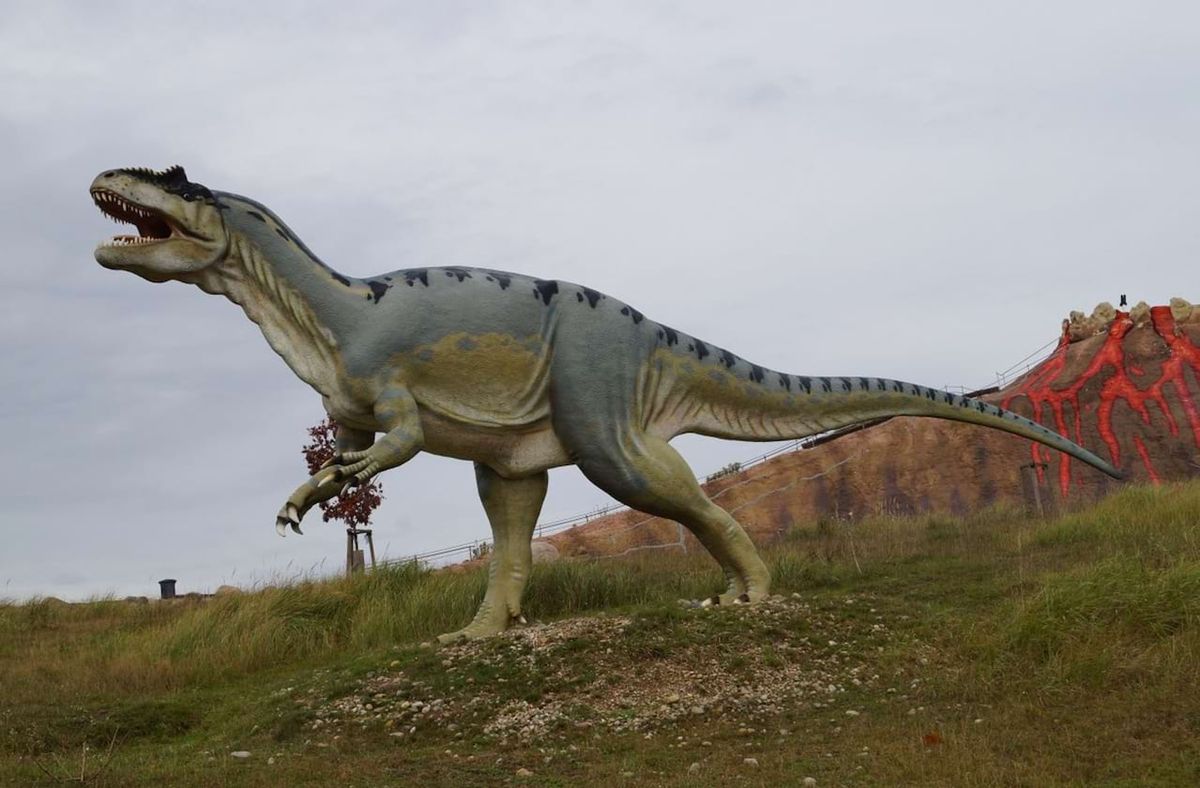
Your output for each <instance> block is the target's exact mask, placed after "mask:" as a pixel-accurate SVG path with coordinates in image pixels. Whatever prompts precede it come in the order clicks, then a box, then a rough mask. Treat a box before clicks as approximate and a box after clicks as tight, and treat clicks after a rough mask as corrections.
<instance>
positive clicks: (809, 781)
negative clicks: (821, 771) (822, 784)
mask: <svg viewBox="0 0 1200 788" xmlns="http://www.w3.org/2000/svg"><path fill="white" fill-rule="evenodd" d="M800 782H801V784H802V785H806V786H809V788H812V786H814V785H816V784H817V778H816V777H805V778H804V779H803V780H801V781H800Z"/></svg>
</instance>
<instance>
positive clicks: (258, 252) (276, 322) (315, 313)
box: [196, 205, 365, 397]
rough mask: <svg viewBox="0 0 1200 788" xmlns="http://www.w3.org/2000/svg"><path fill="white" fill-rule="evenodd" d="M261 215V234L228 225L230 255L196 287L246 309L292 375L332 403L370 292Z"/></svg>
mask: <svg viewBox="0 0 1200 788" xmlns="http://www.w3.org/2000/svg"><path fill="white" fill-rule="evenodd" d="M239 208H240V206H236V205H235V206H234V207H233V208H232V209H231V210H233V211H237V210H239ZM255 213H257V215H259V216H262V217H263V219H257V220H253V221H254V222H255V223H260V224H262V227H257V226H254V225H253V224H252V225H249V226H245V225H244V223H241V222H236V221H228V220H227V221H228V224H229V228H228V229H229V236H230V243H229V252H228V254H227V255H226V257H225V259H224V261H222V262H221V263H220V264H218V265H216V266H212V267H210V268H209V269H206V270H205V272H204V274H203V275H202V276H201V278H200V279H199V280H198V281H197V282H196V284H197V285H199V286H200V287H201V289H203V290H205V291H206V292H209V293H216V294H220V295H224V296H225V297H227V298H228V299H229V300H231V301H233V302H234V303H235V304H237V305H238V306H240V307H241V308H242V309H243V311H245V313H246V316H247V317H248V318H250V320H252V321H253V322H254V323H256V324H258V327H259V328H260V329H261V330H262V332H263V336H264V337H266V340H267V343H268V344H270V346H271V348H272V349H273V350H274V351H275V352H276V353H278V354H279V355H280V356H281V357H282V358H283V360H284V361H285V362H287V365H288V366H289V367H291V369H292V371H293V372H295V373H296V375H297V376H298V377H299V378H300V379H301V380H303V381H304V382H306V383H308V384H309V385H310V386H312V387H313V388H315V389H316V390H317V391H319V392H320V393H321V394H322V395H324V396H326V397H331V396H333V395H334V393H335V391H336V390H337V388H338V380H339V377H340V376H341V375H342V374H343V366H342V364H341V361H340V353H339V348H341V347H343V346H345V345H346V344H347V343H348V341H349V338H350V337H351V336H352V334H353V333H354V328H355V322H356V321H355V317H356V313H357V312H358V310H357V309H356V308H355V307H360V308H361V299H362V297H363V296H362V295H361V294H360V293H359V291H365V287H364V286H362V285H361V284H359V283H357V282H355V281H353V280H350V279H348V278H346V277H342V276H340V275H339V274H337V273H336V272H334V271H332V269H330V268H328V267H327V266H325V265H324V264H323V263H321V262H320V261H319V260H317V259H316V258H315V257H313V256H312V253H311V252H309V251H308V250H307V249H306V248H305V247H304V246H303V245H302V244H300V243H299V241H297V240H296V239H295V238H294V236H291V234H290V232H289V231H288V230H287V228H286V227H285V226H284V225H283V224H282V222H278V221H277V219H276V218H275V217H274V216H273V215H271V214H269V213H265V212H260V211H256V212H255ZM239 224H242V225H243V226H241V227H239V226H238V225H239ZM276 228H282V231H278V232H276Z"/></svg>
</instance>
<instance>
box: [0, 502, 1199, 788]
mask: <svg viewBox="0 0 1200 788" xmlns="http://www.w3.org/2000/svg"><path fill="white" fill-rule="evenodd" d="M765 556H766V558H767V560H768V562H769V563H770V565H771V567H772V571H773V574H774V578H775V591H777V592H779V593H783V594H789V595H790V594H792V593H799V594H801V596H802V598H803V599H804V600H806V601H810V602H811V603H812V604H813V605H814V606H815V607H814V608H813V610H814V611H820V614H821V616H824V617H825V618H822V619H821V621H823V622H825V623H824V624H822V623H820V622H818V621H814V622H812V624H811V626H812V627H819V626H834V625H836V626H846V627H852V626H858V625H865V624H869V622H870V621H871V620H874V619H873V618H872V616H871V615H869V614H868V613H867V610H866V606H864V605H852V604H847V603H845V601H844V600H846V599H847V598H849V597H854V596H862V597H863V598H870V599H871V600H872V602H871V603H870V604H871V607H872V608H875V609H878V610H879V611H880V613H879V614H878V615H883V614H886V615H888V616H889V621H890V622H891V623H890V626H891V628H892V630H893V632H894V634H895V637H894V638H893V640H891V641H889V642H888V644H887V645H886V647H884V646H881V647H880V650H879V651H878V652H874V653H871V654H870V655H869V657H870V660H871V669H872V670H873V671H875V672H877V673H878V674H879V675H881V676H884V677H887V676H892V675H897V676H898V675H901V674H904V675H909V674H910V673H912V671H913V670H914V669H915V670H917V671H918V672H919V673H920V675H921V677H922V678H921V681H920V682H919V683H917V684H914V685H911V686H909V685H903V686H899V685H898V686H897V688H895V689H896V692H895V694H894V695H893V696H891V697H887V698H884V699H883V700H880V699H878V698H874V696H868V695H865V694H864V695H863V697H862V698H861V703H862V704H863V709H864V714H863V716H862V717H861V718H855V719H854V720H853V722H847V721H845V720H840V719H839V720H837V723H838V724H836V725H835V724H834V723H831V722H830V721H829V718H830V714H829V713H828V712H827V711H826V710H823V709H813V708H808V707H797V708H794V709H789V710H786V711H784V712H780V713H779V714H777V715H776V717H775V718H772V719H769V720H765V721H764V720H756V721H755V722H753V724H751V723H750V722H749V721H748V720H749V718H747V721H744V724H745V725H747V726H751V727H754V728H755V729H756V730H759V731H765V730H774V729H787V730H789V731H792V732H794V733H793V734H791V738H789V739H788V740H787V742H786V744H783V743H780V742H776V741H775V740H774V739H773V738H769V737H765V736H760V735H758V734H755V735H753V736H750V737H749V738H747V737H746V736H745V735H743V734H739V733H738V730H739V728H740V727H742V724H743V722H739V721H738V720H737V719H736V716H735V717H734V718H730V719H724V720H723V721H722V722H721V723H720V724H717V723H715V722H714V721H713V720H706V719H695V720H690V719H689V720H685V721H682V722H681V723H680V724H679V726H678V731H679V733H678V735H679V736H682V737H684V741H683V742H682V743H679V742H673V739H674V737H667V736H665V735H663V734H660V735H657V736H655V737H652V738H650V739H646V738H644V737H643V736H641V735H640V734H614V735H609V736H601V737H599V738H597V737H596V736H595V735H594V731H592V730H591V729H589V728H586V727H583V728H579V729H576V728H574V727H569V728H568V729H567V730H565V731H562V732H560V733H561V737H560V738H555V739H554V741H553V743H551V742H549V741H548V742H543V743H541V745H540V746H539V744H537V743H534V744H529V743H524V744H522V743H519V742H507V743H505V742H502V741H500V740H498V739H495V738H494V737H488V736H484V735H479V734H477V733H473V734H471V735H470V736H469V737H465V738H464V737H463V736H459V737H455V736H454V735H453V732H451V731H450V730H442V731H439V730H436V729H433V730H429V731H422V732H421V733H420V734H417V735H414V737H413V738H412V739H411V740H406V743H405V744H404V746H402V747H400V746H397V744H396V740H395V739H393V738H390V737H388V735H387V733H386V731H384V730H382V729H379V730H376V729H364V731H362V732H361V733H356V734H355V735H354V741H353V743H352V744H351V743H350V742H342V743H340V744H339V743H338V742H337V741H331V742H329V745H328V747H326V748H319V747H317V745H316V743H314V739H313V734H312V733H311V729H310V726H311V721H312V719H313V716H312V714H313V713H312V711H311V710H306V709H305V708H302V707H298V706H297V705H296V704H295V703H294V702H293V701H292V699H293V697H294V696H295V695H296V693H297V692H300V691H301V690H303V691H304V692H308V693H313V694H314V697H320V698H325V699H331V698H338V697H341V696H353V695H354V694H355V693H356V692H360V691H361V689H360V688H361V686H362V684H363V681H364V680H366V678H367V677H369V676H372V675H375V674H377V673H378V672H379V671H380V670H382V669H392V670H402V671H403V673H404V675H406V676H408V677H409V678H410V679H411V680H412V681H420V682H424V683H425V685H427V686H428V687H430V688H431V689H430V691H431V692H433V691H436V692H437V693H441V694H442V695H443V696H444V697H447V698H450V699H452V700H453V699H460V700H463V701H464V702H465V700H466V699H469V698H470V697H472V693H473V692H476V691H477V689H478V688H479V687H482V686H488V687H492V688H502V689H500V690H497V691H498V692H500V693H501V695H500V696H498V697H502V698H505V699H508V700H525V701H528V702H531V703H535V704H536V703H545V702H548V701H550V700H553V699H554V698H560V697H566V695H565V694H564V693H566V692H568V691H569V692H574V693H577V695H578V697H575V696H572V697H573V698H575V699H574V700H573V701H572V703H577V705H578V709H576V710H575V711H572V712H571V714H574V715H577V716H578V717H579V719H583V718H584V717H586V715H587V714H589V713H590V712H589V710H588V709H589V708H590V707H589V704H591V703H593V702H594V701H595V697H597V696H596V693H599V692H600V691H601V689H603V688H605V687H611V688H613V690H614V691H621V689H622V687H623V686H624V684H623V682H626V681H627V680H628V676H630V675H636V673H637V672H638V671H639V670H642V669H644V668H646V667H647V666H650V665H655V664H666V663H671V662H678V663H680V664H685V663H687V661H688V660H691V659H695V660H701V659H702V658H703V659H710V660H711V659H713V658H716V659H718V660H719V661H720V663H721V664H722V665H723V666H724V668H725V669H727V670H728V671H729V673H730V675H735V676H744V675H751V674H753V673H754V672H755V671H761V670H764V669H772V670H778V669H783V668H784V667H786V666H788V665H789V664H791V661H793V660H795V659H796V657H795V656H794V652H793V651H791V650H789V649H790V648H791V646H789V644H794V643H795V642H796V639H797V638H801V637H803V636H806V635H808V634H810V630H809V627H810V623H809V622H808V621H807V620H805V619H803V618H795V619H792V620H788V621H786V622H785V623H786V625H785V623H780V622H774V623H771V622H766V623H764V621H762V620H759V619H756V618H750V619H744V618H741V617H738V616H733V615H727V614H724V613H719V614H715V615H708V614H698V613H696V612H695V611H687V610H683V609H682V608H680V607H678V606H677V605H676V604H675V603H676V601H677V600H678V599H681V598H697V597H702V596H707V595H709V594H711V593H712V592H713V591H714V590H715V589H717V588H719V586H720V582H719V581H720V577H719V573H718V572H717V571H716V569H715V568H714V567H713V566H712V565H711V563H710V562H709V561H708V560H707V559H706V558H705V557H703V556H683V555H670V554H664V553H661V552H658V553H655V554H652V555H645V556H641V557H632V558H627V559H619V560H609V559H605V560H596V561H561V562H558V563H554V564H548V565H539V566H538V567H536V568H535V571H534V574H533V577H532V578H531V582H530V588H529V591H528V594H527V597H526V612H527V614H528V615H529V616H530V617H531V618H533V619H534V620H540V621H550V620H556V619H563V618H571V617H577V616H582V615H595V614H602V613H603V614H618V613H619V614H621V615H624V616H627V617H629V618H630V624H629V625H628V627H627V628H626V629H625V631H624V635H623V636H622V640H621V642H620V644H619V647H614V648H613V651H612V652H611V653H604V654H597V652H596V644H595V643H593V642H591V641H590V640H589V639H587V638H574V639H568V640H567V641H565V642H564V643H562V644H559V645H557V646H555V647H554V648H553V649H549V650H547V651H546V652H545V653H536V654H525V655H521V654H518V653H517V652H515V651H513V647H512V645H511V641H509V640H505V639H501V640H497V641H494V642H493V643H489V644H488V645H487V646H486V647H485V648H484V649H483V650H482V651H480V652H479V657H478V659H474V661H470V662H469V663H468V664H464V665H462V666H460V667H459V668H456V669H455V670H453V671H452V670H450V669H449V668H447V667H446V666H445V664H444V663H443V658H442V655H443V652H441V651H439V650H436V649H430V648H423V647H421V646H420V644H421V643H422V642H424V641H428V640H429V639H430V638H431V637H432V636H434V635H435V634H437V633H439V632H444V631H448V630H452V629H456V628H458V627H459V626H462V624H463V623H465V622H466V621H467V620H469V619H470V617H471V615H472V614H473V612H474V608H475V606H476V605H477V604H478V602H479V600H480V598H481V597H482V594H483V590H484V586H485V576H484V573H483V572H482V571H471V572H456V571H442V572H429V571H425V570H421V569H419V568H417V567H415V566H402V567H390V568H387V569H383V570H380V571H377V572H374V573H372V574H369V575H365V576H359V577H355V578H351V579H333V580H327V581H312V582H302V583H296V584H293V585H288V586H284V587H278V588H266V589H262V590H258V591H255V592H252V593H245V594H237V595H230V596H223V597H218V598H214V599H210V600H204V601H198V600H196V601H187V600H184V601H179V602H176V603H170V604H162V603H149V604H137V603H127V602H120V601H114V600H98V601H95V602H91V603H87V604H77V605H67V604H63V603H61V602H57V601H54V600H41V601H33V602H29V603H26V604H21V605H0V691H2V696H0V784H28V783H30V782H36V781H38V780H42V781H44V782H47V783H49V782H50V781H51V776H54V777H60V778H61V777H64V776H66V775H68V774H70V775H73V776H78V774H79V773H80V771H81V769H82V771H83V773H84V775H85V777H89V775H90V778H89V779H91V780H92V781H94V782H95V783H97V784H113V785H126V784H154V783H168V784H196V785H210V784H251V785H258V784H261V785H274V784H281V783H294V784H328V783H331V782H348V783H353V784H375V783H379V782H396V783H402V782H404V781H406V780H412V781H415V780H418V779H419V780H421V781H422V782H427V783H431V784H470V783H489V782H496V781H502V780H508V779H511V778H513V775H514V773H515V770H516V769H517V768H518V767H520V766H522V765H524V766H527V767H528V768H530V769H531V770H533V771H534V772H535V773H536V776H535V777H534V778H533V781H534V782H544V783H546V784H568V783H576V782H593V781H599V780H614V781H618V782H619V781H621V780H622V779H624V778H622V776H621V775H622V774H623V773H626V772H633V773H634V774H635V775H636V777H637V780H638V781H639V782H645V783H652V784H675V783H686V782H697V781H698V782H701V783H709V784H712V783H720V782H726V783H730V782H732V783H736V782H746V783H748V784H787V783H788V782H795V781H798V780H799V779H800V778H802V777H804V776H808V775H812V776H815V777H817V778H818V779H819V780H820V783H821V784H831V783H850V784H896V783H908V784H947V785H951V784H955V785H957V784H979V785H991V784H1014V783H1025V784H1048V785H1053V784H1063V785H1067V784H1089V785H1090V784H1110V785H1128V784H1164V785H1174V784H1178V785H1188V784H1196V783H1198V782H1200V484H1185V485H1169V486H1163V487H1159V488H1150V487H1136V488H1130V489H1127V490H1125V491H1123V492H1121V493H1119V494H1117V495H1114V496H1111V497H1110V498H1108V499H1106V500H1105V501H1102V502H1101V503H1099V504H1098V505H1096V506H1094V507H1090V508H1088V509H1086V510H1082V511H1079V512H1075V513H1072V514H1069V515H1066V516H1064V517H1061V518H1058V519H1055V520H1050V521H1039V520H1032V519H1029V518H1027V517H1025V516H1024V515H1023V514H1021V513H1020V512H1015V511H1008V510H991V511H987V512H983V513H980V514H979V515H976V516H973V517H969V518H964V519H955V518H948V517H915V518H892V517H881V518H872V519H868V520H863V521H858V522H854V523H847V522H838V521H832V520H826V521H821V522H818V523H814V524H812V525H811V526H808V527H800V528H797V529H795V530H794V531H793V532H792V533H791V534H789V535H788V537H787V538H786V539H785V540H784V541H783V542H781V543H779V544H777V545H774V546H772V547H770V548H769V549H767V550H766V551H765ZM830 622H833V623H830ZM812 631H813V632H816V630H815V629H814V630H812ZM520 660H525V661H520ZM922 660H923V661H922ZM697 664H699V663H697ZM551 667H553V669H554V670H556V671H558V673H557V674H555V675H559V676H566V677H567V678H565V679H562V678H560V679H556V680H554V681H551V680H550V678H549V676H550V673H549V672H548V671H550V669H551ZM509 678H511V679H512V681H511V682H510V681H508V679H509ZM500 679H505V681H504V682H501V681H500ZM897 681H898V680H897ZM556 682H557V683H556ZM568 685H569V686H568ZM917 707H920V708H921V709H922V710H921V711H919V712H918V711H916V710H917ZM572 708H574V707H572ZM910 710H912V711H913V712H914V713H912V714H910V713H909V712H910ZM977 719H980V720H983V722H980V723H976V722H975V720H977ZM466 724H467V722H466V721H464V725H466ZM472 724H474V723H472ZM835 727H836V728H837V732H836V733H833V729H834V728H835ZM464 729H465V728H464ZM472 730H474V729H472ZM459 732H460V733H461V731H459ZM932 733H936V734H937V737H938V739H939V743H937V744H934V745H928V744H925V743H924V741H923V739H924V737H926V736H927V735H929V734H932ZM559 735H560V734H559V733H556V736H559ZM701 739H703V740H707V741H709V742H710V745H709V746H707V747H703V746H702V745H701V744H700V740H701ZM676 744H678V746H675V745H676ZM85 746H87V747H89V748H91V749H90V750H89V752H90V753H91V755H90V758H91V760H90V761H84V763H83V766H82V767H81V766H80V760H81V755H82V754H83V748H84V747H85ZM571 747H574V748H575V749H573V750H572V749H570V748H571ZM863 747H868V748H869V750H867V751H866V753H867V755H863V752H864V751H863V750H862V748H863ZM556 748H557V749H556ZM232 749H247V750H251V751H252V752H254V753H256V756H255V757H254V758H253V759H251V760H250V761H249V762H240V761H235V760H232V759H230V758H229V756H228V753H229V751H230V750H232ZM447 749H451V750H453V751H454V752H455V754H457V755H459V756H460V757H459V758H454V757H453V756H447V755H446V754H445V751H446V750H447ZM751 752H753V753H755V757H758V758H759V761H760V764H761V766H760V767H759V768H758V769H755V770H753V771H750V770H749V769H750V767H747V766H746V765H745V764H743V763H742V759H743V757H746V754H747V753H751ZM266 753H277V754H278V761H277V763H276V764H274V765H272V766H268V765H267V764H266V756H265V754H266ZM826 753H829V756H828V757H827V756H826ZM260 755H261V756H262V757H259V756H260ZM468 756H469V758H468ZM547 757H549V758H551V761H550V762H549V763H547V762H546V761H545V758H547ZM693 762H695V763H701V764H702V768H703V778H704V779H702V780H699V779H698V778H692V777H689V775H688V771H687V770H688V766H689V764H690V763H693Z"/></svg>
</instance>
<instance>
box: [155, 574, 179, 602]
mask: <svg viewBox="0 0 1200 788" xmlns="http://www.w3.org/2000/svg"><path fill="white" fill-rule="evenodd" d="M158 589H159V591H160V592H161V594H162V598H163V599H174V598H175V578H173V577H168V578H167V579H165V580H159V581H158Z"/></svg>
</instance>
